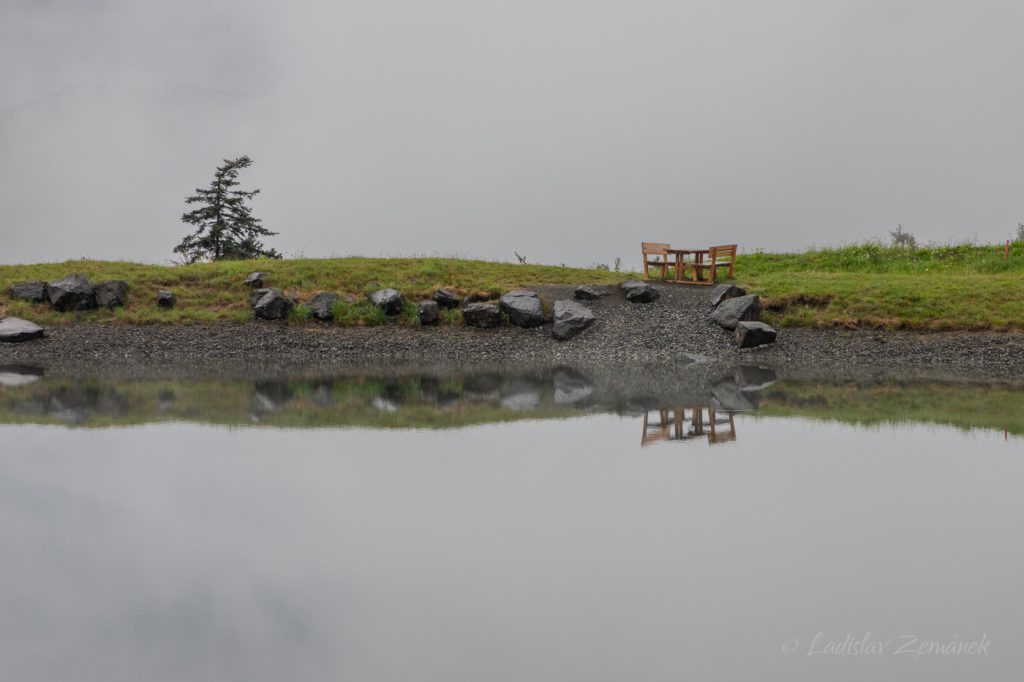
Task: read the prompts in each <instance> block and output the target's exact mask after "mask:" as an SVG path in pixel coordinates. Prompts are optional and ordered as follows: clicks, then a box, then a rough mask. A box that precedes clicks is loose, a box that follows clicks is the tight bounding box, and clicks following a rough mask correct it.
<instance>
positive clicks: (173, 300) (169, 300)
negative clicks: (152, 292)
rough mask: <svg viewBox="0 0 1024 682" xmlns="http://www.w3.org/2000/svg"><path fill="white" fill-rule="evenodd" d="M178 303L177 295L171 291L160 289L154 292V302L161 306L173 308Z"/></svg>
mask: <svg viewBox="0 0 1024 682" xmlns="http://www.w3.org/2000/svg"><path fill="white" fill-rule="evenodd" d="M177 303H178V297H177V296H175V295H174V292H173V291H167V290H165V289H161V290H160V291H158V292H156V304H157V305H158V306H160V307H161V308H173V307H174V306H175V305H176V304H177Z"/></svg>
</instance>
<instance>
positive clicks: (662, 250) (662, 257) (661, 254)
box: [640, 242, 672, 279]
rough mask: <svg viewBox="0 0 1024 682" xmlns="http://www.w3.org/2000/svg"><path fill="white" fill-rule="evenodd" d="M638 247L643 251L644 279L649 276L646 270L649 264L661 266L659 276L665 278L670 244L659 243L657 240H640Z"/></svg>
mask: <svg viewBox="0 0 1024 682" xmlns="http://www.w3.org/2000/svg"><path fill="white" fill-rule="evenodd" d="M640 247H641V248H642V249H643V252H644V279H650V278H651V276H650V273H649V272H648V267H649V266H651V265H653V266H655V267H657V268H661V278H662V279H665V278H667V277H668V250H669V249H671V248H672V245H671V244H660V243H658V242H640Z"/></svg>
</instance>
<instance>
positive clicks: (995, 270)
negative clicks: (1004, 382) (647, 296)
mask: <svg viewBox="0 0 1024 682" xmlns="http://www.w3.org/2000/svg"><path fill="white" fill-rule="evenodd" d="M736 279H737V282H738V283H739V284H740V285H743V286H746V287H747V288H748V289H749V290H751V291H752V292H755V293H757V294H759V295H760V296H761V297H762V299H763V300H764V303H765V306H766V308H767V312H766V314H765V319H766V320H767V321H768V322H770V323H773V324H776V325H779V326H811V327H832V326H842V327H873V328H884V329H925V330H953V329H961V330H963V329H966V330H979V329H995V330H1011V329H1012V330H1020V329H1024V243H1022V242H1017V243H1014V244H1013V247H1012V249H1011V257H1010V258H1009V259H1008V260H1005V259H1004V258H1003V246H1002V245H975V244H961V245H956V246H928V247H918V248H916V249H913V250H911V249H906V248H902V247H889V246H883V245H880V244H875V243H864V244H856V245H851V246H845V247H841V248H834V249H815V250H811V251H807V252H805V253H754V254H747V255H742V256H740V257H739V258H738V259H737V263H736Z"/></svg>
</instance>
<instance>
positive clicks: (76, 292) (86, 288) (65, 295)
mask: <svg viewBox="0 0 1024 682" xmlns="http://www.w3.org/2000/svg"><path fill="white" fill-rule="evenodd" d="M47 294H48V295H49V297H50V305H52V306H53V309H54V310H57V311H60V312H62V313H63V312H68V311H71V310H92V309H93V308H95V307H96V291H95V290H94V289H93V286H92V284H91V283H90V282H89V280H88V278H86V276H85V275H79V274H74V275H68V276H67V277H65V278H64V279H61V280H58V281H56V282H54V283H53V284H51V285H49V286H48V287H47Z"/></svg>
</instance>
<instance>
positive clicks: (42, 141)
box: [0, 0, 1024, 267]
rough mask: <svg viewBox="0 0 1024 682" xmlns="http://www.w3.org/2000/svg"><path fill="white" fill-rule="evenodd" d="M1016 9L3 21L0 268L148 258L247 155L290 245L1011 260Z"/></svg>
mask: <svg viewBox="0 0 1024 682" xmlns="http://www.w3.org/2000/svg"><path fill="white" fill-rule="evenodd" d="M1022 24H1024V6H1022V5H1021V4H1020V3H1015V2H992V1H985V2H978V3H969V4H968V3H953V2H839V3H820V2H786V3H774V4H765V3H761V2H735V3H725V4H723V3H710V2H701V3H693V2H640V3H626V2H618V1H616V2H608V1H606V0H597V1H596V2H582V1H577V0H570V1H565V0H556V1H554V2H544V3H537V2H518V3H502V2H468V1H464V0H442V1H441V2H434V3H428V4H423V3H415V2H383V3H382V2H363V1H353V2H345V3H340V4H330V3H314V2H308V1H305V0H298V1H297V2H292V3H288V4H287V5H281V4H280V3H269V2H262V1H257V2H250V3H244V4H243V3H207V2H191V1H185V2H177V3H172V4H170V3H162V2H157V1H156V0H131V1H129V0H105V1H104V2H99V3H81V2H71V1H61V0H49V1H47V2H29V1H27V0H23V1H17V0H15V1H14V2H13V3H12V2H10V1H8V2H5V3H3V5H2V6H0V58H2V59H3V62H4V63H5V64H7V65H8V67H7V68H5V69H4V70H3V72H2V73H0V152H2V153H0V229H2V231H3V232H2V234H3V246H2V254H0V255H2V258H3V261H4V262H37V261H44V260H46V261H52V260H64V259H69V258H79V257H94V258H106V259H132V260H140V261H145V262H154V263H161V262H167V261H169V259H170V258H171V253H170V250H171V248H172V247H173V245H174V243H175V242H176V239H177V238H179V237H180V232H181V229H180V224H179V223H178V217H179V216H180V214H181V212H182V204H181V202H182V200H183V198H184V197H185V196H186V194H187V193H188V192H190V191H191V190H192V189H193V188H194V187H195V186H197V184H201V183H203V182H205V179H206V177H207V174H208V172H209V170H210V169H212V167H213V166H214V165H215V164H216V163H218V162H220V161H221V159H223V158H228V157H234V156H239V155H241V154H243V153H244V154H248V155H250V156H251V157H253V159H255V161H256V164H255V166H254V167H253V169H252V171H251V173H250V178H249V179H250V180H251V182H252V184H253V185H255V186H258V187H261V188H263V194H262V195H261V197H260V198H259V200H258V202H257V207H258V209H259V211H260V213H261V215H262V216H263V217H264V219H265V221H266V223H267V225H268V226H271V227H272V228H274V229H276V230H278V231H280V233H281V237H280V239H279V240H278V241H277V242H276V243H275V246H277V247H278V248H279V249H280V250H281V251H283V252H284V253H285V254H286V255H290V256H295V255H303V254H304V255H306V256H308V257H328V256H332V255H350V254H361V255H367V256H377V255H412V254H441V255H451V254H458V255H464V256H471V257H481V258H488V259H491V258H497V259H509V260H511V259H513V252H514V251H518V252H520V253H521V254H524V255H526V256H527V257H528V258H530V259H531V260H532V261H535V262H545V263H556V264H557V263H563V262H564V263H568V264H570V265H580V266H584V265H589V264H591V263H594V262H602V263H607V262H610V261H612V260H613V259H614V258H615V257H622V258H623V259H624V260H625V261H626V262H628V263H629V264H630V265H632V266H634V267H635V265H636V263H637V262H638V260H639V255H638V254H637V253H636V251H637V248H636V242H637V241H638V239H639V237H638V236H637V235H638V234H640V233H642V234H643V235H644V236H645V238H646V237H649V238H650V239H651V240H656V241H671V240H672V239H678V238H679V236H680V235H681V236H684V237H686V238H687V239H692V240H693V241H694V242H699V243H704V242H709V241H711V240H713V238H714V237H715V236H716V235H719V234H728V235H730V240H731V241H737V242H739V243H740V244H741V245H742V247H743V248H744V250H752V249H755V248H765V249H772V250H778V249H787V250H795V249H800V248H803V247H806V246H808V245H811V244H818V245H825V244H837V243H841V242H851V241H860V240H862V239H866V238H878V237H883V238H884V237H886V235H887V234H888V231H889V230H891V229H894V228H895V227H896V225H897V223H902V224H903V225H904V226H905V227H907V228H908V229H909V230H911V231H912V232H913V233H914V234H916V235H917V237H918V239H919V240H922V241H950V240H952V241H962V240H981V241H988V242H999V241H1002V240H1003V239H1006V238H1008V237H1010V236H1011V232H1012V231H1013V229H1014V227H1015V226H1016V224H1017V222H1018V221H1020V220H1024V205H1022V198H1021V197H1022V187H1024V167H1022V165H1021V163H1020V158H1021V149H1022V145H1024V126H1021V125H1020V122H1019V117H1020V111H1021V110H1022V109H1024V82H1022V81H1024V76H1022V73H1021V70H1020V69H1019V65H1020V64H1021V63H1024V41H1022V40H1020V37H1019V35H1018V28H1019V27H1020V26H1021V25H1022Z"/></svg>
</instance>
